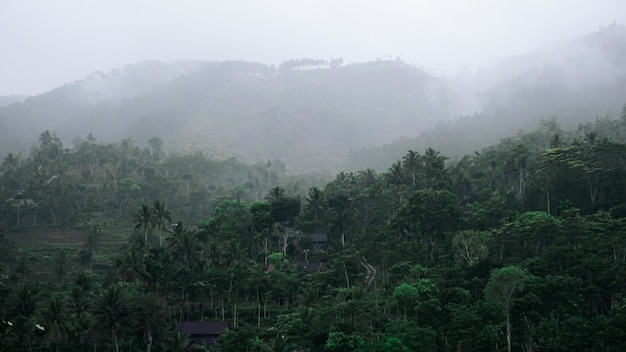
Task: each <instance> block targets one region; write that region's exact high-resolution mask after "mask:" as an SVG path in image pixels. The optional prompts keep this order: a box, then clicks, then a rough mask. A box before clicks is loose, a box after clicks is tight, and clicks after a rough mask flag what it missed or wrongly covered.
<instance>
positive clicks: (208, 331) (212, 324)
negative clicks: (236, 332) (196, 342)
mask: <svg viewBox="0 0 626 352" xmlns="http://www.w3.org/2000/svg"><path fill="white" fill-rule="evenodd" d="M227 329H228V322H227V321H181V322H180V323H178V324H176V332H180V333H183V334H189V335H217V334H219V333H221V332H223V331H224V330H227Z"/></svg>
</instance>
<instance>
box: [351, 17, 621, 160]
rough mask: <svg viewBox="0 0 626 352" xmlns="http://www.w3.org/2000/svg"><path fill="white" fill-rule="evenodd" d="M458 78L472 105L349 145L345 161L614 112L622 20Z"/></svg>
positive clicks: (461, 146)
mask: <svg viewBox="0 0 626 352" xmlns="http://www.w3.org/2000/svg"><path fill="white" fill-rule="evenodd" d="M463 82H465V83H464V84H466V85H465V86H464V87H465V90H464V91H465V92H466V94H467V96H468V97H471V96H474V97H476V98H477V100H475V102H477V105H476V107H477V109H476V111H475V112H473V113H470V114H466V115H463V116H459V117H457V118H455V119H453V120H445V121H441V122H439V123H438V124H437V125H436V127H435V128H433V129H431V130H429V131H426V132H423V133H421V134H419V136H418V135H412V136H408V137H405V138H402V139H398V140H396V141H394V142H390V143H387V145H385V146H380V147H372V148H366V149H363V150H361V151H355V152H354V153H353V154H352V155H351V156H350V158H349V161H348V164H347V165H346V168H347V169H350V170H360V169H363V168H373V169H377V170H385V168H386V167H387V165H388V164H389V162H390V161H393V160H396V159H398V158H400V157H401V156H402V153H403V152H404V151H406V150H407V149H415V150H423V149H425V148H428V147H432V148H435V149H437V150H440V151H441V152H442V153H444V154H446V155H447V156H449V157H451V158H455V159H458V158H460V157H462V156H463V155H465V154H468V153H471V152H472V151H480V150H481V149H482V148H484V147H486V146H489V145H492V144H495V143H498V141H499V140H500V139H501V138H503V137H505V136H510V137H512V136H514V135H516V134H518V133H519V132H520V131H522V130H525V131H529V130H532V129H534V128H536V126H538V125H539V123H540V121H542V120H543V121H553V122H556V123H557V124H559V125H560V126H561V127H562V128H564V129H571V128H576V127H577V126H578V125H579V124H583V125H585V124H587V123H589V122H593V121H594V120H596V118H599V119H604V118H606V117H609V118H616V117H619V116H620V114H621V111H622V107H623V106H624V103H626V27H624V26H622V25H618V24H613V25H610V26H608V27H602V28H601V29H600V30H598V31H597V32H594V33H591V34H589V35H586V36H583V37H581V38H577V39H576V40H573V41H568V42H563V43H557V44H555V45H553V46H549V47H544V48H541V49H538V50H535V51H533V52H531V53H528V54H526V55H521V56H517V57H512V58H508V59H506V60H502V61H501V62H500V63H499V64H498V65H496V66H494V67H490V68H486V69H485V70H483V71H481V72H478V73H477V74H476V75H475V76H471V77H466V78H464V79H463V80H458V81H456V83H457V84H459V86H462V85H463ZM607 134H611V132H610V131H607ZM613 137H614V138H618V137H615V136H613ZM618 139H619V138H618ZM620 141H621V142H622V143H624V142H626V140H622V139H620Z"/></svg>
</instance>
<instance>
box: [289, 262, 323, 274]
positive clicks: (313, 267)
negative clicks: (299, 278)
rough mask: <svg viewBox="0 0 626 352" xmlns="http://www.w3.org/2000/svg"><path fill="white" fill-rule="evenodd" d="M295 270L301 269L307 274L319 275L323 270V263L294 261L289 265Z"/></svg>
mask: <svg viewBox="0 0 626 352" xmlns="http://www.w3.org/2000/svg"><path fill="white" fill-rule="evenodd" d="M289 264H290V265H291V266H294V267H296V268H302V269H304V270H305V271H306V272H309V273H319V272H321V271H323V270H324V263H322V262H310V261H308V260H296V261H292V262H290V263H289Z"/></svg>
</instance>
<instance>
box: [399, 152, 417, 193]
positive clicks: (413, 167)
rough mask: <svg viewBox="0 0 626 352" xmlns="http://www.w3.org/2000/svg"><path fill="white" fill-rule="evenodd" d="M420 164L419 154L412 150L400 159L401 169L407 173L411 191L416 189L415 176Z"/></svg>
mask: <svg viewBox="0 0 626 352" xmlns="http://www.w3.org/2000/svg"><path fill="white" fill-rule="evenodd" d="M420 163H421V160H420V155H419V153H418V152H415V151H413V150H409V152H408V153H407V154H406V155H405V156H404V157H402V164H403V165H402V169H403V170H406V171H407V172H408V173H409V177H410V179H411V184H412V186H413V187H412V189H413V190H416V189H417V175H418V173H419V171H420V170H419V169H420V166H421V165H420Z"/></svg>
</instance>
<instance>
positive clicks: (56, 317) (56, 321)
mask: <svg viewBox="0 0 626 352" xmlns="http://www.w3.org/2000/svg"><path fill="white" fill-rule="evenodd" d="M45 317H46V321H47V325H48V329H49V330H52V331H54V344H55V350H56V351H58V350H59V335H60V334H62V333H63V332H65V330H66V327H65V322H66V319H67V317H66V312H65V300H64V299H63V298H62V297H59V296H54V297H52V298H51V299H50V302H49V303H48V309H47V310H46V312H45Z"/></svg>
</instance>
